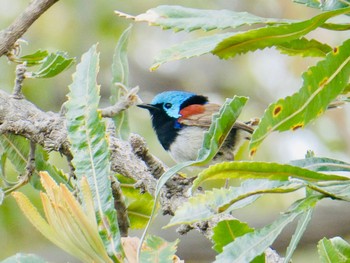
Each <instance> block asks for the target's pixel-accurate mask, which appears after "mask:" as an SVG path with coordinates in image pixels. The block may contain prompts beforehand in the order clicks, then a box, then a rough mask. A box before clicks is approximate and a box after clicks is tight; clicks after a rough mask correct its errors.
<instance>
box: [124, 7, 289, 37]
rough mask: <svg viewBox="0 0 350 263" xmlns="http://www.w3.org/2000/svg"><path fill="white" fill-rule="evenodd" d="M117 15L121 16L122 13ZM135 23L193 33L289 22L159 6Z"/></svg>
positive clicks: (243, 14) (222, 11) (230, 13)
mask: <svg viewBox="0 0 350 263" xmlns="http://www.w3.org/2000/svg"><path fill="white" fill-rule="evenodd" d="M117 14H119V15H121V16H123V14H122V13H120V12H117ZM134 19H135V21H137V22H140V21H143V22H148V23H149V24H150V25H152V26H160V27H161V28H163V29H173V30H174V31H176V32H177V31H181V30H185V31H189V32H190V31H193V30H197V29H202V30H204V31H209V30H213V29H227V28H237V27H241V26H244V25H254V24H269V25H271V24H276V23H286V22H291V20H286V19H275V18H264V17H259V16H256V15H253V14H250V13H247V12H234V11H230V10H206V9H195V8H188V7H183V6H176V5H161V6H157V7H156V8H152V9H149V10H147V12H146V13H144V14H140V15H138V16H136V17H135V18H134Z"/></svg>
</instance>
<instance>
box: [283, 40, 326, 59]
mask: <svg viewBox="0 0 350 263" xmlns="http://www.w3.org/2000/svg"><path fill="white" fill-rule="evenodd" d="M276 48H277V49H278V50H279V51H280V52H281V53H282V54H287V55H290V56H296V55H298V56H302V57H325V56H326V55H327V53H328V52H330V51H332V48H331V47H330V46H329V45H327V44H324V43H321V42H318V41H317V40H315V39H311V40H309V39H306V38H304V37H302V38H299V39H293V40H292V41H289V42H284V43H281V44H279V45H277V46H276Z"/></svg>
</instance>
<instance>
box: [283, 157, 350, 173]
mask: <svg viewBox="0 0 350 263" xmlns="http://www.w3.org/2000/svg"><path fill="white" fill-rule="evenodd" d="M289 164H291V165H294V166H299V167H303V168H306V169H308V170H312V171H316V172H334V171H338V172H350V163H347V162H343V161H339V160H335V159H331V158H326V157H309V158H305V159H300V160H293V161H291V162H290V163H289Z"/></svg>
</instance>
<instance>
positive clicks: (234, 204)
mask: <svg viewBox="0 0 350 263" xmlns="http://www.w3.org/2000/svg"><path fill="white" fill-rule="evenodd" d="M298 188H300V187H298V185H292V184H291V183H290V182H282V181H272V180H247V181H244V182H243V183H242V185H241V186H239V187H229V188H220V189H217V188H215V189H213V190H211V191H205V192H204V193H203V194H198V195H195V196H192V197H190V198H189V200H188V202H186V203H184V204H183V205H182V206H180V207H179V208H178V209H177V210H176V211H175V215H174V217H172V218H171V220H170V222H169V224H168V225H167V227H170V226H174V225H177V224H191V223H193V222H197V221H204V220H208V219H210V218H212V217H213V216H215V215H217V214H219V213H223V212H226V213H228V212H231V211H232V210H234V209H238V208H241V207H243V206H246V205H248V204H250V203H251V202H253V201H255V200H256V199H257V198H258V197H259V195H260V194H263V193H283V192H291V191H295V190H297V189H298ZM252 196H254V197H253V198H250V199H249V200H248V201H246V199H247V198H249V197H252Z"/></svg>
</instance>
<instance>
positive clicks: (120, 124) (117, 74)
mask: <svg viewBox="0 0 350 263" xmlns="http://www.w3.org/2000/svg"><path fill="white" fill-rule="evenodd" d="M130 32H131V25H130V26H129V27H128V28H127V29H126V30H125V31H124V32H123V33H122V35H121V36H120V38H119V41H118V43H117V46H116V47H115V50H114V55H113V64H112V76H113V79H112V84H113V85H112V87H111V97H110V101H111V103H112V104H115V103H116V102H117V101H118V100H119V99H120V97H122V96H124V95H126V93H127V90H126V88H127V87H128V86H129V64H128V56H127V48H128V42H129V36H130ZM113 121H114V124H115V127H116V133H117V135H118V136H119V137H120V138H122V139H124V140H126V139H128V137H129V133H130V131H129V121H128V114H127V112H126V111H122V112H121V113H119V114H118V115H116V116H114V117H113Z"/></svg>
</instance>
